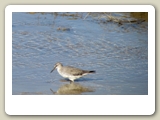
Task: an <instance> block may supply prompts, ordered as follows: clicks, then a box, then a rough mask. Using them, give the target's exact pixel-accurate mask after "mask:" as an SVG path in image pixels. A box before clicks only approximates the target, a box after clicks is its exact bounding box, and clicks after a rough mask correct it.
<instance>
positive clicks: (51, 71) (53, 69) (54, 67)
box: [51, 65, 57, 73]
mask: <svg viewBox="0 0 160 120" xmlns="http://www.w3.org/2000/svg"><path fill="white" fill-rule="evenodd" d="M56 67H57V66H56V65H55V66H54V68H53V70H51V73H52V72H53V71H54V70H55V68H56Z"/></svg>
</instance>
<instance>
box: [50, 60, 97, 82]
mask: <svg viewBox="0 0 160 120" xmlns="http://www.w3.org/2000/svg"><path fill="white" fill-rule="evenodd" d="M55 69H57V71H58V73H59V74H60V75H61V76H62V77H64V78H68V79H69V80H71V81H72V82H74V80H76V79H78V78H80V77H82V76H84V75H87V74H89V73H95V71H89V70H81V69H79V68H75V67H72V66H63V65H62V64H61V63H59V62H58V63H56V64H55V66H54V68H53V70H51V72H53V71H54V70H55Z"/></svg>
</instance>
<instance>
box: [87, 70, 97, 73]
mask: <svg viewBox="0 0 160 120" xmlns="http://www.w3.org/2000/svg"><path fill="white" fill-rule="evenodd" d="M95 72H96V71H94V70H92V71H88V73H95Z"/></svg>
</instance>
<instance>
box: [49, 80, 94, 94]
mask: <svg viewBox="0 0 160 120" xmlns="http://www.w3.org/2000/svg"><path fill="white" fill-rule="evenodd" d="M50 90H51V91H52V93H53V94H55V95H78V94H81V93H84V92H93V91H94V90H93V89H91V88H89V87H85V86H82V85H80V84H78V83H74V82H71V83H69V84H64V85H62V86H61V87H60V88H59V89H58V90H57V92H54V91H53V90H52V89H50Z"/></svg>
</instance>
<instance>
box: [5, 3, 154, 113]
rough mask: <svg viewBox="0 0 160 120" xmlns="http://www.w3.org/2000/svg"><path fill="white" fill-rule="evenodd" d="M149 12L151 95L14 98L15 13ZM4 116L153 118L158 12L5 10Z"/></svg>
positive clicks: (128, 8)
mask: <svg viewBox="0 0 160 120" xmlns="http://www.w3.org/2000/svg"><path fill="white" fill-rule="evenodd" d="M117 11H118V12H148V95H12V12H117ZM5 112H6V113H7V114H8V115H152V114H153V113H154V112H155V9H154V7H153V6H151V5H9V6H7V7H6V9H5Z"/></svg>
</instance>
